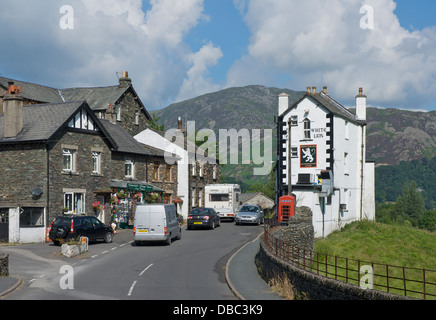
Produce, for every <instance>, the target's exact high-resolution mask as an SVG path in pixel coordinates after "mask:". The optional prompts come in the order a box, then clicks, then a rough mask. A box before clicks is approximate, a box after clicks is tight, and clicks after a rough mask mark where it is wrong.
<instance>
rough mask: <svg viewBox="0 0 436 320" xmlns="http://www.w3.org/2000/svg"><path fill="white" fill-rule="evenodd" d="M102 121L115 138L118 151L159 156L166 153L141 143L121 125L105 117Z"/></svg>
mask: <svg viewBox="0 0 436 320" xmlns="http://www.w3.org/2000/svg"><path fill="white" fill-rule="evenodd" d="M100 122H101V124H102V125H103V127H104V128H105V129H106V131H107V132H108V134H109V135H110V136H111V138H112V139H113V140H114V142H115V144H116V151H118V152H124V153H132V154H140V155H147V156H158V157H163V156H164V155H165V153H164V152H163V151H161V150H158V149H155V148H151V147H149V146H146V145H143V144H141V143H139V142H138V141H136V140H135V139H134V138H133V137H132V136H131V135H130V134H129V133H128V132H127V131H126V130H125V129H124V128H123V127H121V126H120V125H117V124H115V123H113V122H111V121H109V120H103V119H100Z"/></svg>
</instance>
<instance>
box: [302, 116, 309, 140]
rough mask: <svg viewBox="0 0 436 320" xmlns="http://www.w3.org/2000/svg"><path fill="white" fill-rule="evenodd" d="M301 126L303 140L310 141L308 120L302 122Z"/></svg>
mask: <svg viewBox="0 0 436 320" xmlns="http://www.w3.org/2000/svg"><path fill="white" fill-rule="evenodd" d="M303 125H304V127H303V128H304V129H303V130H304V139H311V135H310V120H309V119H308V118H306V119H304V120H303Z"/></svg>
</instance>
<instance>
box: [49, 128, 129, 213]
mask: <svg viewBox="0 0 436 320" xmlns="http://www.w3.org/2000/svg"><path fill="white" fill-rule="evenodd" d="M64 148H72V149H74V150H75V168H74V170H73V172H64V171H63V149H64ZM92 151H98V152H101V169H100V173H99V174H95V173H93V172H92V170H93V165H92ZM111 157H112V153H111V150H110V149H109V148H108V146H107V145H106V142H105V141H104V140H103V138H102V137H101V135H100V134H98V133H93V132H83V131H79V130H75V131H67V132H64V133H62V134H61V135H59V140H58V142H57V143H56V144H55V145H54V146H53V147H52V148H51V149H50V153H49V166H50V170H49V174H50V195H49V208H48V213H49V214H48V219H49V221H51V220H52V219H54V218H55V217H56V216H58V215H60V214H62V208H63V207H64V193H65V192H80V191H83V192H84V193H85V212H86V213H91V212H93V208H92V203H94V202H95V200H96V198H95V194H94V191H96V190H105V189H107V190H108V191H110V189H108V187H109V186H110V177H111V175H110V172H111V171H112V170H113V169H112V167H113V165H114V164H113V162H112V160H111ZM121 170H122V172H124V167H123V168H122V169H121Z"/></svg>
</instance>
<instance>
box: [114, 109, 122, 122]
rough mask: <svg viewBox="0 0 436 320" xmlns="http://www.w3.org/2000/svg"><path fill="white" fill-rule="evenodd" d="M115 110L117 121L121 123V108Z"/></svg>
mask: <svg viewBox="0 0 436 320" xmlns="http://www.w3.org/2000/svg"><path fill="white" fill-rule="evenodd" d="M115 110H116V112H117V121H121V107H120V106H118V107H117V108H116V109H115Z"/></svg>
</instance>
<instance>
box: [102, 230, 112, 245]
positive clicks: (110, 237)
mask: <svg viewBox="0 0 436 320" xmlns="http://www.w3.org/2000/svg"><path fill="white" fill-rule="evenodd" d="M112 239H113V235H112V232H108V233H106V235H105V236H104V242H106V243H110V242H112Z"/></svg>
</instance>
